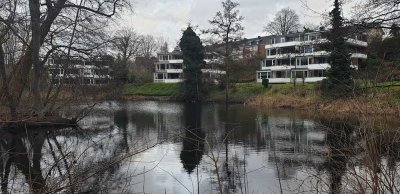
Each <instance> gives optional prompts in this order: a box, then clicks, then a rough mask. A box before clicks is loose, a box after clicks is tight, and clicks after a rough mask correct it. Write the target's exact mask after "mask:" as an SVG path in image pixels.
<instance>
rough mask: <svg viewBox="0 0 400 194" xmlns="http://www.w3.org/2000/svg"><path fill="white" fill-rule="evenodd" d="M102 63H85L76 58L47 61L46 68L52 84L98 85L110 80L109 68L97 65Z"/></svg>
mask: <svg viewBox="0 0 400 194" xmlns="http://www.w3.org/2000/svg"><path fill="white" fill-rule="evenodd" d="M99 63H103V62H102V61H91V62H89V61H85V60H82V59H80V58H78V57H72V58H71V59H57V60H55V59H52V58H50V59H48V60H47V68H48V71H49V77H50V82H51V83H52V84H56V85H58V84H61V83H62V84H66V85H70V84H83V85H100V84H106V83H108V82H109V81H110V80H111V76H110V71H111V70H110V67H109V66H108V65H99Z"/></svg>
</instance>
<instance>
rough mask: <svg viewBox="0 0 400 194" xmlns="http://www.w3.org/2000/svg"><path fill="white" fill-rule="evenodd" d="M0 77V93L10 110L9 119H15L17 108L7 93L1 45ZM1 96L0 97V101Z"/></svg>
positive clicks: (0, 46) (1, 46) (1, 47)
mask: <svg viewBox="0 0 400 194" xmlns="http://www.w3.org/2000/svg"><path fill="white" fill-rule="evenodd" d="M0 77H1V81H2V84H3V85H2V87H1V92H3V94H4V97H5V98H6V99H7V102H8V108H9V109H10V115H11V119H16V118H17V107H16V106H15V103H14V98H12V96H11V95H10V93H9V87H8V84H7V81H8V79H7V71H6V64H5V55H4V49H3V45H2V44H1V45H0ZM2 97H3V96H0V99H1V98H2Z"/></svg>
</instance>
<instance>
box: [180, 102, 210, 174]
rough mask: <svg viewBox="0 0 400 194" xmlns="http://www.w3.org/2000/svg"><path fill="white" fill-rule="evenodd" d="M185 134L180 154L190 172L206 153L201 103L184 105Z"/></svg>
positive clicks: (184, 165)
mask: <svg viewBox="0 0 400 194" xmlns="http://www.w3.org/2000/svg"><path fill="white" fill-rule="evenodd" d="M183 112H184V120H185V128H186V129H185V134H184V137H183V140H182V141H183V142H182V144H183V147H182V151H181V154H180V158H181V162H182V164H183V167H184V168H185V170H186V171H187V172H188V173H189V174H190V173H192V172H193V170H194V169H195V168H196V167H197V166H198V165H199V163H200V161H201V159H202V157H203V153H204V138H205V134H204V133H203V131H202V128H201V104H198V103H192V104H189V103H188V104H185V106H184V111H183Z"/></svg>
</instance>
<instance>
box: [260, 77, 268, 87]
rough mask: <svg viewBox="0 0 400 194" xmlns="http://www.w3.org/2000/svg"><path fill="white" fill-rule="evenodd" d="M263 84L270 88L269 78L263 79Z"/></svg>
mask: <svg viewBox="0 0 400 194" xmlns="http://www.w3.org/2000/svg"><path fill="white" fill-rule="evenodd" d="M262 85H263V86H264V88H268V85H269V79H263V80H262Z"/></svg>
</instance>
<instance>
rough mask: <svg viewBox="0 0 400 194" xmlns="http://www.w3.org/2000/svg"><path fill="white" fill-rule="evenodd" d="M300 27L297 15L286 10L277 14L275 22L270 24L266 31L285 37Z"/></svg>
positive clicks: (288, 9) (292, 11)
mask: <svg viewBox="0 0 400 194" xmlns="http://www.w3.org/2000/svg"><path fill="white" fill-rule="evenodd" d="M299 27H300V24H299V16H298V15H297V13H296V12H295V11H294V10H292V9H290V8H285V9H282V10H280V11H279V12H278V13H276V15H275V18H274V20H273V21H272V22H270V23H268V25H267V26H266V27H265V28H264V30H265V31H266V32H268V33H270V34H273V35H285V34H288V33H289V32H292V31H296V30H298V29H299Z"/></svg>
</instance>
